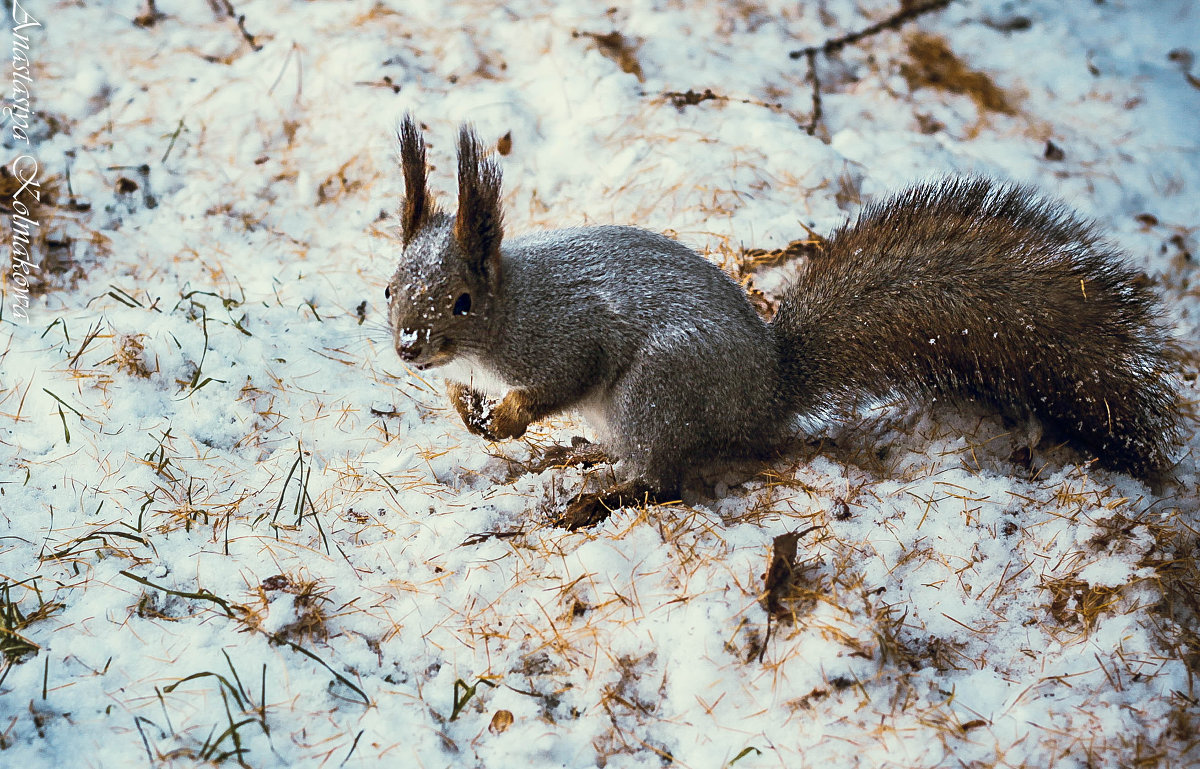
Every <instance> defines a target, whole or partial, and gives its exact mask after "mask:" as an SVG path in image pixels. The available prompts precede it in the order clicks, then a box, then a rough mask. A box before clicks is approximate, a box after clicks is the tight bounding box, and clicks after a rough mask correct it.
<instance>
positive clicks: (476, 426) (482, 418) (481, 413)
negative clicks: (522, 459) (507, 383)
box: [446, 382, 496, 440]
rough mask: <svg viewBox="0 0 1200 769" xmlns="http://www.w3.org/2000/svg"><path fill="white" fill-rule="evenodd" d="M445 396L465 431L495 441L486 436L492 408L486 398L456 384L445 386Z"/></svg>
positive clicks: (451, 383) (464, 386)
mask: <svg viewBox="0 0 1200 769" xmlns="http://www.w3.org/2000/svg"><path fill="white" fill-rule="evenodd" d="M446 394H447V395H449V396H450V402H451V403H452V404H454V410H455V411H457V412H458V416H459V417H460V418H462V421H463V424H464V425H465V426H466V428H467V431H468V432H470V433H471V434H472V435H482V436H484V437H485V438H487V439H488V440H496V438H493V437H492V436H491V435H489V434H488V423H489V422H491V419H492V407H491V404H490V403H488V400H487V398H485V397H484V396H483V395H481V394H479V393H478V392H477V391H475V390H472V389H471V388H470V387H467V386H466V385H463V384H459V383H458V382H450V383H448V384H447V385H446Z"/></svg>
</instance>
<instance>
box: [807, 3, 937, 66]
mask: <svg viewBox="0 0 1200 769" xmlns="http://www.w3.org/2000/svg"><path fill="white" fill-rule="evenodd" d="M952 2H954V0H926V2H923V3H917V4H915V5H911V6H909V7H907V8H901V9H900V10H899V11H897V12H896V13H894V14H892V15H891V16H889V17H888V18H886V19H884V20H883V21H881V22H879V23H878V24H872V25H871V26H869V27H866V28H865V29H860V30H858V31H857V32H851V33H849V34H847V35H842V36H841V37H835V38H833V39H831V40H826V41H825V42H824V43H822V44H821V45H813V46H809V47H808V48H801V49H800V50H798V51H792V52H791V53H789V54H788V56H789V57H791V58H793V59H799V58H801V57H808V56H813V55H815V54H818V53H823V54H826V55H828V54H831V53H833V52H835V51H838V50H841V49H842V48H845V47H846V46H848V45H852V44H854V43H857V42H858V41H859V40H862V39H864V38H868V37H871V36H872V35H877V34H879V33H880V32H883V31H884V30H888V29H896V28H897V27H900V26H902V25H904V24H906V23H908V22H910V21H912V20H913V19H915V18H917V17H918V16H924V15H925V14H927V13H930V12H932V11H938V10H941V9H942V8H945V7H946V6H947V5H950V3H952Z"/></svg>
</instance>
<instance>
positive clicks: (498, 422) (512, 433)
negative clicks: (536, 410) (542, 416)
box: [484, 390, 534, 441]
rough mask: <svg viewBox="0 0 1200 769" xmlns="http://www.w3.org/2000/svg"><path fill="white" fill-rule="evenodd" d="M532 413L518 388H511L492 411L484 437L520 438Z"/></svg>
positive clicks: (496, 438) (531, 417)
mask: <svg viewBox="0 0 1200 769" xmlns="http://www.w3.org/2000/svg"><path fill="white" fill-rule="evenodd" d="M533 420H534V415H533V414H532V413H531V412H530V410H529V405H528V403H527V402H526V399H525V398H524V397H523V395H522V394H521V392H520V391H519V390H513V391H512V392H510V393H509V394H508V395H505V396H504V400H502V401H500V404H499V405H498V406H496V408H495V410H494V411H493V412H492V418H491V420H489V422H488V425H487V428H486V431H485V432H484V437H486V438H488V439H489V440H493V441H499V440H504V439H505V438H520V437H521V436H522V435H524V434H525V430H526V428H528V427H529V423H530V422H532V421H533Z"/></svg>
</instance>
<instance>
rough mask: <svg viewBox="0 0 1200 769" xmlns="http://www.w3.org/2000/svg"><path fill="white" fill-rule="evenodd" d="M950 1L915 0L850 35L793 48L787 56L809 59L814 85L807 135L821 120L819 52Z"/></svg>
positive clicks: (887, 27)
mask: <svg viewBox="0 0 1200 769" xmlns="http://www.w3.org/2000/svg"><path fill="white" fill-rule="evenodd" d="M952 2H954V0H926V2H923V3H916V4H914V5H910V6H908V7H902V8H901V9H900V10H899V11H897V12H896V13H894V14H892V15H891V16H889V17H888V18H886V19H884V20H883V21H881V22H879V23H878V24H872V25H871V26H869V27H866V28H865V29H860V30H858V31H857V32H851V33H849V34H846V35H842V36H841V37H835V38H832V39H830V40H826V41H825V42H824V43H821V44H820V45H810V46H809V47H807V48H801V49H800V50H798V51H792V52H791V53H789V54H788V56H789V57H790V58H792V59H799V58H801V57H803V58H804V59H806V60H807V61H808V78H809V80H811V81H812V87H813V90H812V103H813V113H812V118H811V119H810V120H809V121H808V125H807V126H805V129H804V130H805V131H807V132H808V135H809V136H812V135H813V134H815V133H816V132H817V124H818V123H820V122H821V80H820V78H819V77H817V54H818V53H821V54H825V55H826V56H828V55H829V54H831V53H833V52H835V51H839V50H841V49H842V48H845V47H846V46H848V45H851V44H853V43H857V42H858V41H859V40H862V39H864V38H868V37H870V36H872V35H876V34H878V33H880V32H883V31H884V30H887V29H896V28H897V27H900V26H901V25H903V24H906V23H907V22H910V21H912V20H913V19H915V18H917V17H918V16H922V15H924V14H926V13H930V12H931V11H937V10H940V9H942V8H945V7H946V6H947V5H950V3H952Z"/></svg>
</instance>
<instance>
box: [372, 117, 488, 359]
mask: <svg viewBox="0 0 1200 769" xmlns="http://www.w3.org/2000/svg"><path fill="white" fill-rule="evenodd" d="M399 139H400V162H401V167H402V169H403V171H404V194H405V198H404V208H403V210H402V211H401V215H400V241H401V253H400V263H399V265H398V266H397V267H396V272H395V274H394V275H392V278H391V280H390V281H389V283H388V287H387V289H386V291H385V294H386V296H387V299H388V324H389V326H390V327H391V330H392V341H393V345H394V346H395V349H396V354H397V355H399V356H400V358H401V360H404V361H405V362H407V363H409V364H410V365H412V366H413V367H414V368H417V369H419V370H424V369H427V368H431V367H434V366H440V365H443V364H445V363H449V362H450V361H451V360H453V359H454V358H455V357H456V356H457V355H460V354H463V353H471V352H475V351H482V350H483V349H484V347H485V345H486V342H487V340H488V338H489V336H490V331H489V329H488V319H489V318H490V317H491V310H492V307H493V305H494V304H495V300H496V294H497V289H498V287H499V285H500V277H501V276H500V241H501V239H502V237H503V234H504V233H503V224H502V220H501V211H500V168H499V166H498V165H496V163H495V161H493V160H491V159H490V158H486V157H484V150H483V145H482V144H481V143H480V141H479V139H478V137H476V136H475V133H474V132H473V131H472V130H471V129H470V127H468V126H463V127H462V129H461V130H460V131H459V135H458V211H457V212H456V213H455V214H454V215H453V216H450V215H448V214H445V213H443V212H441V211H439V210H437V207H436V206H435V205H434V204H433V201H432V196H431V195H430V193H429V188H428V185H427V179H426V169H425V143H424V141H423V140H422V139H421V133H420V130H419V129H418V128H417V125H416V122H415V121H414V120H413V118H412V116H411V115H406V116H405V117H404V120H403V122H402V123H401V125H400V133H399Z"/></svg>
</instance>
